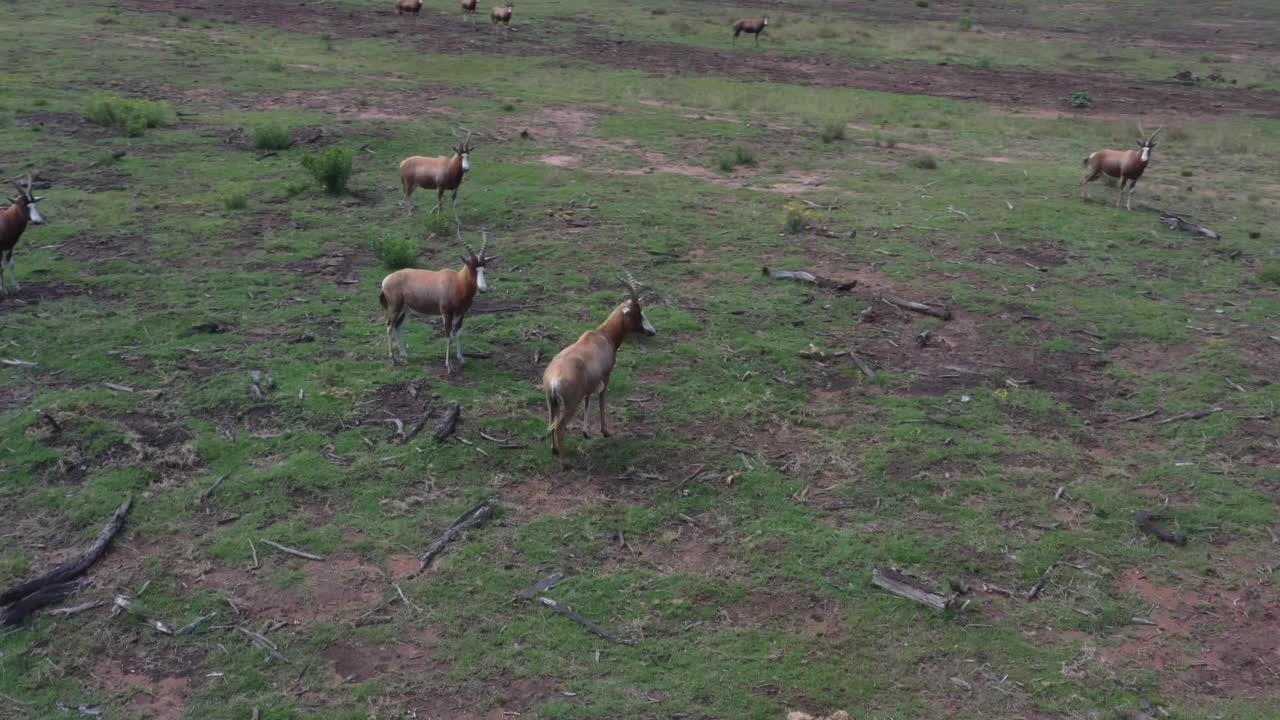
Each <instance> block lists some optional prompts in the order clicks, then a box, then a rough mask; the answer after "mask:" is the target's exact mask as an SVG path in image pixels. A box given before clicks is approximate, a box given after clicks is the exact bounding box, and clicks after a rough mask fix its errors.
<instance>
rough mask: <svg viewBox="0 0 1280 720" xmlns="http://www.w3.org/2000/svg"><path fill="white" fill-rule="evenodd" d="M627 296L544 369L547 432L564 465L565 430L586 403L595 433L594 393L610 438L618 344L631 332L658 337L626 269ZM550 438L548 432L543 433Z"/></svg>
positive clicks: (586, 429) (585, 424)
mask: <svg viewBox="0 0 1280 720" xmlns="http://www.w3.org/2000/svg"><path fill="white" fill-rule="evenodd" d="M623 282H624V284H625V285H626V287H627V292H628V297H627V299H626V300H624V301H623V302H622V304H621V305H619V306H618V307H617V308H615V309H614V311H613V312H612V313H610V314H609V317H608V318H607V319H606V320H605V321H604V322H603V323H601V324H600V327H597V328H596V329H595V330H590V331H588V332H585V333H583V334H582V336H581V337H579V338H578V341H577V342H575V343H574V344H572V345H570V346H569V347H567V348H565V349H563V350H561V351H560V353H559V354H558V355H556V356H555V358H553V359H552V360H551V364H550V365H547V369H546V371H544V372H543V373H542V391H543V393H544V394H545V395H546V399H547V433H546V434H547V435H550V436H551V453H552V454H553V455H558V456H560V466H561V467H564V464H565V449H564V432H565V428H566V427H568V425H569V424H570V423H571V422H572V421H573V416H574V414H575V413H576V412H577V410H578V403H582V406H583V407H582V435H583V437H591V434H590V423H591V417H590V410H591V396H592V395H597V396H598V398H597V404H598V405H599V407H600V434H601V435H603V436H605V437H609V428H608V427H607V426H606V424H605V407H604V395H605V393H606V392H607V391H608V390H609V374H610V373H612V372H613V365H614V363H615V362H617V359H618V348H620V347H622V340H623V338H625V337H626V335H627V333H630V332H642V333H644V334H645V335H648V336H653V335H655V334H657V332H656V331H655V330H654V329H653V325H650V324H649V319H648V318H646V317H645V316H644V310H643V309H641V307H640V289H639V287H638V286H637V285H636V281H635V278H633V277H631V273H627V277H626V279H625V280H624V281H623ZM544 437H545V435H544Z"/></svg>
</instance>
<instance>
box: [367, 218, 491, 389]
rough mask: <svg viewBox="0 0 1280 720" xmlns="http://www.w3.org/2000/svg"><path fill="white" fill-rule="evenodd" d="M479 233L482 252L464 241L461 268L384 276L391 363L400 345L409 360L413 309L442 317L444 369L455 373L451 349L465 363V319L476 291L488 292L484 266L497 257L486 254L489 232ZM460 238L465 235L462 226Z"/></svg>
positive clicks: (381, 300)
mask: <svg viewBox="0 0 1280 720" xmlns="http://www.w3.org/2000/svg"><path fill="white" fill-rule="evenodd" d="M480 232H481V235H482V236H483V237H484V242H483V243H481V245H480V252H476V251H475V250H472V249H471V246H470V245H468V244H467V243H466V241H462V246H463V247H465V248H466V249H467V254H466V255H463V256H462V269H461V270H452V269H445V270H418V269H415V268H405V269H403V270H397V271H395V272H393V273H391V274H390V275H388V276H386V277H385V278H383V280H382V290H381V292H379V293H378V303H379V304H380V305H382V307H383V308H384V309H386V311H387V354H388V355H390V356H391V362H393V363H394V362H395V361H396V354H395V350H396V346H397V345H398V346H399V349H400V357H401V358H402V359H403V360H406V361H407V360H408V359H409V351H408V350H407V349H406V348H405V346H404V320H405V318H406V317H407V316H408V314H409V312H410V311H413V312H415V313H417V314H419V315H425V316H431V315H437V314H438V315H439V316H440V319H441V321H442V322H443V325H444V336H445V341H444V368H445V370H446V371H447V372H453V363H452V362H451V361H450V359H449V357H450V350H451V349H453V351H454V352H456V353H457V357H458V364H459V365H461V364H463V363H465V362H466V360H464V359H463V357H462V321H463V319H464V318H466V316H467V311H468V310H470V309H471V301H472V300H473V299H475V296H476V291H477V290H479V291H480V292H488V290H489V286H488V285H487V284H486V283H485V281H484V268H485V266H486V265H488V264H489V263H492V262H493V261H494V260H497V259H498V258H497V257H496V256H488V255H485V251H486V250H487V249H488V248H489V234H488V233H486V232H484V231H483V230H482V231H480ZM458 238H459V240H461V238H462V230H461V228H459V230H458Z"/></svg>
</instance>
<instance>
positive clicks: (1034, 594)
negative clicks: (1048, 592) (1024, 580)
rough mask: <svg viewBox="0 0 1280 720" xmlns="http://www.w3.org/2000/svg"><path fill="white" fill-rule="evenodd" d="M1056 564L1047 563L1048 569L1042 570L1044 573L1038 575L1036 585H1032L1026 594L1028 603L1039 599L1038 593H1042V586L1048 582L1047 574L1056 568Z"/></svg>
mask: <svg viewBox="0 0 1280 720" xmlns="http://www.w3.org/2000/svg"><path fill="white" fill-rule="evenodd" d="M1057 564H1058V563H1049V567H1047V568H1045V569H1044V573H1042V574H1041V575H1040V579H1039V580H1037V581H1036V584H1035V585H1032V586H1031V590H1030V591H1029V592H1027V600H1028V601H1030V600H1035V599H1036V598H1038V597H1040V593H1042V592H1044V584H1045V583H1046V582H1048V581H1049V573H1051V572H1053V568H1054V567H1056V566H1057Z"/></svg>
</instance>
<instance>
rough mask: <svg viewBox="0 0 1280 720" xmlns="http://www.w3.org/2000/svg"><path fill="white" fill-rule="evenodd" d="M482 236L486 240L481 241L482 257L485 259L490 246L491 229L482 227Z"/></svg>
mask: <svg viewBox="0 0 1280 720" xmlns="http://www.w3.org/2000/svg"><path fill="white" fill-rule="evenodd" d="M480 237H482V238H484V241H483V242H481V243H480V257H481V259H483V258H484V251H485V250H487V249H488V248H489V231H488V230H487V229H485V228H480Z"/></svg>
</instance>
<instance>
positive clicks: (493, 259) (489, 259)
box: [484, 255, 498, 265]
mask: <svg viewBox="0 0 1280 720" xmlns="http://www.w3.org/2000/svg"><path fill="white" fill-rule="evenodd" d="M497 260H498V256H497V255H488V256H486V257H485V259H484V264H485V265H488V264H489V263H491V262H496V261H497Z"/></svg>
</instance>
